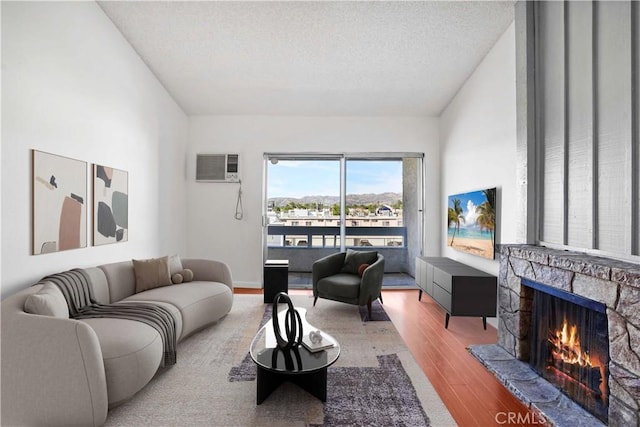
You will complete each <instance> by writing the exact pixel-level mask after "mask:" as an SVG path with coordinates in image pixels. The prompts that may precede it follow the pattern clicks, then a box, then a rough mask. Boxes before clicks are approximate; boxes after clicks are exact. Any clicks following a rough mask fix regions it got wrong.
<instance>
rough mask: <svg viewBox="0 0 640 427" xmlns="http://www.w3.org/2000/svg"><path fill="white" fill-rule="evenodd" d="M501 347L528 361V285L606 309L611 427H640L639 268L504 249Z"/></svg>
mask: <svg viewBox="0 0 640 427" xmlns="http://www.w3.org/2000/svg"><path fill="white" fill-rule="evenodd" d="M499 253H500V274H499V278H498V285H499V290H498V298H499V308H498V310H499V325H498V345H499V346H500V347H501V348H503V349H504V350H506V352H507V353H509V354H510V355H511V356H513V357H515V358H516V359H518V360H522V361H528V359H529V326H530V323H531V304H532V299H533V291H532V289H531V288H529V287H526V286H524V285H523V284H522V282H521V279H523V278H524V279H529V280H532V281H534V282H538V283H542V284H544V285H547V286H551V287H554V288H558V289H561V290H563V291H566V292H569V293H573V294H577V295H580V296H583V297H585V298H588V299H592V300H595V301H598V302H601V303H603V304H605V306H606V307H607V322H608V329H609V356H610V361H609V390H610V396H609V425H611V426H639V425H640V265H639V264H633V263H630V262H624V261H619V260H615V259H610V258H603V257H597V256H592V255H587V254H584V253H579V252H570V251H562V250H555V249H549V248H545V247H542V246H532V245H500V250H499Z"/></svg>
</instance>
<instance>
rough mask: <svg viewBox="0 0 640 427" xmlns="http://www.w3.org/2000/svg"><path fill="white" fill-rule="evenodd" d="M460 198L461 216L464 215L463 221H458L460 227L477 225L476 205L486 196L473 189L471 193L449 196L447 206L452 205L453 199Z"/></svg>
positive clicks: (482, 201) (483, 200)
mask: <svg viewBox="0 0 640 427" xmlns="http://www.w3.org/2000/svg"><path fill="white" fill-rule="evenodd" d="M454 198H455V199H460V207H461V208H462V216H464V222H460V227H461V228H473V227H478V225H477V224H476V219H477V218H478V214H477V213H476V207H477V206H479V205H481V204H482V203H484V202H485V200H487V199H486V197H485V196H484V194H483V193H482V190H480V191H474V192H471V193H463V194H455V195H452V196H449V206H448V207H450V208H452V207H453V199H454Z"/></svg>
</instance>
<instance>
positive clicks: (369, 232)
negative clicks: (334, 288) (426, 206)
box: [267, 225, 407, 248]
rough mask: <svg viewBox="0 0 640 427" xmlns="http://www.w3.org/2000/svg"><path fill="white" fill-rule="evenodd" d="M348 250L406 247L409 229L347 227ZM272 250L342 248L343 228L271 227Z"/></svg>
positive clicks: (268, 228)
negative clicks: (289, 247) (359, 247)
mask: <svg viewBox="0 0 640 427" xmlns="http://www.w3.org/2000/svg"><path fill="white" fill-rule="evenodd" d="M345 231H346V235H345V245H346V246H348V247H349V246H384V247H393V246H396V247H403V248H404V247H406V242H407V228H406V227H346V230H345ZM267 234H268V246H270V247H285V246H296V247H302V248H305V247H306V248H310V247H314V248H315V247H322V248H327V247H337V248H339V247H340V227H337V226H333V227H332V226H326V227H325V226H319V227H306V226H297V225H269V226H268V227H267Z"/></svg>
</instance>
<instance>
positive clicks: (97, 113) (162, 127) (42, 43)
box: [0, 2, 639, 419]
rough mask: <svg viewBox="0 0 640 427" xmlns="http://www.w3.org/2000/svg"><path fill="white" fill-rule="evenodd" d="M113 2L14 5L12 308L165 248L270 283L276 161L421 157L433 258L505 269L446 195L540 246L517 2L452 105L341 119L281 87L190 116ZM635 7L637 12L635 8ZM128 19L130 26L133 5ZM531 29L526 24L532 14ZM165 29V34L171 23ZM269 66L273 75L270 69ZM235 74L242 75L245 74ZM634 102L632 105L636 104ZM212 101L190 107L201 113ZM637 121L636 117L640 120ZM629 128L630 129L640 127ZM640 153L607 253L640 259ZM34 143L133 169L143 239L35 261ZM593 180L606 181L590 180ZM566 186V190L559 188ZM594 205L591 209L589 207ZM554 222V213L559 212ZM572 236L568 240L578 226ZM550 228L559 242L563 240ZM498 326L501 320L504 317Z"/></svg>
mask: <svg viewBox="0 0 640 427" xmlns="http://www.w3.org/2000/svg"><path fill="white" fill-rule="evenodd" d="M116 6H118V5H117V4H114V5H113V6H110V5H109V4H108V2H107V3H104V4H100V3H94V2H46V3H27V2H25V3H23V2H2V7H1V13H2V107H3V108H2V140H3V144H2V153H1V157H0V161H1V164H2V177H1V183H2V198H1V206H2V216H1V218H2V227H1V229H0V236H1V238H2V252H1V254H0V256H1V263H0V264H1V267H0V277H2V288H1V290H2V298H3V299H4V298H6V297H8V296H10V295H12V294H15V293H16V292H18V291H20V290H22V289H25V288H27V287H29V286H30V285H32V284H33V283H36V282H37V281H38V280H40V279H41V278H42V277H43V276H46V275H48V274H51V273H54V272H59V271H63V270H67V269H72V268H76V267H89V266H95V265H98V264H104V263H109V262H117V261H122V260H125V259H132V258H151V257H157V256H162V255H166V254H180V255H183V256H189V257H196V258H206V259H213V260H221V261H224V262H225V263H227V264H228V265H229V267H230V269H231V271H232V272H233V278H234V286H236V287H238V288H254V289H259V288H261V286H262V266H263V248H262V245H261V239H262V233H263V224H262V216H261V215H260V214H259V212H261V211H262V205H261V203H262V191H263V190H262V186H263V182H262V173H263V155H264V153H265V152H345V151H346V152H388V151H390V150H392V151H394V152H419V153H424V206H425V211H424V235H425V239H424V242H423V253H424V254H425V255H428V256H446V257H450V258H452V259H456V260H459V261H461V262H463V263H465V264H468V265H470V266H472V267H475V268H478V269H480V270H482V271H485V272H487V273H490V274H493V275H495V276H498V275H499V273H500V265H499V262H498V259H497V258H496V260H487V259H483V258H479V257H476V256H472V255H468V254H463V253H460V252H458V251H454V250H452V249H451V248H448V247H447V243H446V239H445V233H446V227H445V220H444V217H443V215H444V212H445V211H446V206H447V196H448V195H450V194H455V193H459V192H463V191H468V190H474V189H479V188H489V187H497V188H498V200H499V204H498V205H499V206H500V210H499V214H498V215H499V229H498V230H497V242H498V243H500V244H509V243H534V244H535V243H538V242H539V241H540V240H542V239H538V238H537V237H536V236H535V234H534V233H532V231H531V227H534V226H535V223H536V221H535V217H536V214H535V212H536V210H535V209H538V208H537V207H536V205H535V203H536V202H535V200H536V197H534V196H532V194H535V193H534V192H533V185H534V181H535V179H539V177H538V178H535V175H534V173H535V171H534V170H532V169H534V168H532V167H530V168H527V165H528V163H527V160H528V159H529V158H530V156H531V155H532V154H531V151H532V150H533V148H531V147H530V146H529V147H527V145H526V143H523V142H522V141H525V142H526V139H527V138H526V136H523V134H522V132H525V133H526V132H533V130H532V128H533V126H531V125H529V126H528V127H527V125H526V123H527V121H528V122H529V123H532V122H533V120H532V116H531V115H532V114H533V113H532V110H533V109H532V108H531V105H532V104H531V103H532V102H533V101H532V100H531V99H527V98H526V95H523V91H518V90H517V88H518V87H517V85H516V82H517V79H516V77H517V75H522V74H518V73H522V70H521V69H520V68H518V67H524V66H523V65H522V63H521V62H519V61H521V60H522V59H523V58H525V59H527V57H526V54H525V52H526V49H525V48H524V47H523V46H524V45H523V41H522V40H523V39H526V37H525V36H523V34H526V32H525V31H526V30H525V29H524V28H525V27H524V26H523V27H520V28H519V27H518V23H517V22H513V20H514V17H516V21H517V20H518V18H517V16H516V15H517V13H518V8H520V12H519V13H521V16H524V15H523V14H524V12H522V10H523V9H524V7H523V5H521V4H519V5H516V6H515V10H514V5H513V4H512V3H511V2H508V5H507V6H504V5H502V6H497V7H498V10H500V12H501V14H500V15H499V16H500V19H502V21H500V23H498V24H496V25H497V26H498V27H499V28H498V29H496V30H495V33H496V36H495V42H494V43H493V44H492V45H491V46H489V47H488V48H487V51H486V55H482V59H481V61H480V62H478V64H477V67H475V69H474V71H473V72H472V73H471V74H469V75H468V76H466V77H465V78H464V79H463V81H462V84H461V85H460V86H459V88H458V90H457V91H456V92H455V96H453V97H451V98H450V99H449V100H447V102H446V103H445V107H444V108H443V109H442V110H441V111H438V112H437V113H431V114H428V113H426V112H424V113H417V112H416V111H417V110H411V109H403V108H401V107H396V106H389V107H388V108H387V109H385V110H379V111H377V112H373V111H371V110H366V111H368V113H367V114H362V113H360V112H358V111H355V110H345V111H342V112H341V113H340V112H339V109H337V110H333V112H332V113H330V114H319V113H317V111H320V110H319V109H316V110H314V109H313V108H311V107H314V108H318V107H317V106H314V105H313V104H314V102H311V101H308V103H307V104H305V103H303V104H300V105H304V106H306V107H309V110H299V111H298V112H295V111H292V110H291V109H288V110H286V109H282V110H278V109H277V108H275V109H270V108H273V106H270V105H267V106H266V107H265V105H263V104H261V103H260V102H259V101H264V100H269V99H271V100H273V99H278V98H279V97H283V96H284V95H285V94H284V93H281V92H278V91H275V92H267V93H266V94H265V93H262V97H261V98H259V100H256V101H255V102H250V100H251V99H252V98H250V97H249V96H245V99H248V100H249V101H248V102H246V104H235V105H231V104H229V105H227V107H228V108H227V109H226V110H223V109H220V110H218V112H215V113H209V114H202V113H197V112H196V113H188V112H187V108H185V107H184V106H181V105H179V103H178V102H176V100H175V97H174V96H173V95H172V94H171V92H172V90H173V88H171V87H168V86H167V85H166V84H165V83H162V82H160V81H159V80H158V78H157V77H156V75H155V71H152V70H151V69H150V68H149V66H147V65H146V64H145V62H144V60H143V59H142V58H141V57H140V55H139V54H138V53H137V52H136V50H135V49H134V48H133V47H132V45H131V43H130V41H128V40H127V39H126V38H125V37H124V36H123V35H122V33H121V32H120V30H119V29H118V28H117V27H116V25H114V23H113V22H112V20H111V19H110V18H109V16H107V13H105V10H109V8H110V7H113V10H112V11H111V13H112V14H114V15H115V14H116V13H117V9H116ZM123 7H125V6H123ZM220 7H223V6H220ZM264 7H268V6H264ZM274 7H276V6H274ZM360 7H366V4H363V5H361V6H360ZM461 7H462V6H461ZM463 10H464V9H463ZM633 10H634V12H635V13H637V7H635V8H634V9H633ZM272 12H273V11H272ZM120 13H121V14H123V15H125V17H126V13H127V10H126V7H125V8H124V9H122V10H121V11H120ZM253 13H257V12H256V11H255V10H253ZM505 14H506V16H507V18H506V19H505ZM271 16H273V15H271ZM496 20H497V17H496ZM122 22H125V23H126V20H123V21H122ZM519 22H520V23H521V24H522V23H523V22H525V21H524V20H523V18H522V17H521V18H520V21H519ZM629 25H630V24H629ZM156 30H157V31H158V32H162V31H161V30H162V28H161V27H158V28H157V29H156ZM227 30H228V31H232V30H233V28H232V29H227ZM243 36H246V34H244V33H243ZM157 37H160V35H157ZM132 42H133V41H132ZM175 43H179V41H176V42H175ZM629 43H631V42H629ZM634 43H637V42H635V41H634ZM631 44H632V45H633V43H631ZM634 46H635V45H634ZM601 51H603V50H602V49H601ZM185 54H186V55H188V54H189V52H188V51H187V52H185ZM265 56H266V57H268V55H265ZM178 60H179V58H177V59H176V61H178ZM518 64H520V65H518ZM634 66H636V67H637V64H635V65H634ZM265 68H266V69H267V71H269V66H268V65H267V66H266V67H265ZM525 68H526V67H525ZM518 70H520V71H518ZM259 71H260V70H255V72H259ZM181 73H182V74H184V78H183V81H182V82H181V83H180V85H183V86H185V87H186V90H187V91H193V92H198V91H199V90H200V88H199V87H198V80H197V79H192V78H191V75H190V71H189V69H182V70H181ZM227 73H228V74H230V75H231V77H229V76H227V77H228V78H229V81H230V82H233V81H234V79H233V78H232V77H233V70H227ZM629 81H631V77H629ZM580 83H583V82H580ZM587 83H589V82H587ZM587 83H585V84H587ZM518 84H522V82H521V81H518ZM181 89H185V88H181ZM276 89H277V88H276ZM553 89H554V88H547V90H550V91H552V90H553ZM555 89H557V88H555ZM238 90H240V89H239V88H238V87H235V86H232V87H227V88H225V87H222V88H219V93H218V94H217V96H219V97H220V98H221V99H225V97H229V96H231V95H232V94H233V92H234V91H238ZM560 92H561V91H560ZM622 92H624V90H622ZM629 92H630V91H629ZM256 93H260V92H259V91H258V92H256ZM603 93H606V92H603ZM612 93H614V94H617V93H619V92H615V91H612ZM634 93H635V92H634ZM348 95H349V94H348V92H346V91H345V93H344V94H343V96H345V97H347V96H348ZM212 96H213V95H212ZM354 96H355V95H354ZM634 96H635V98H633V101H629V103H630V104H631V103H632V102H633V103H635V102H637V101H636V100H635V99H636V98H637V95H634ZM375 97H384V94H375ZM234 99H237V98H234ZM335 99H339V98H335ZM364 99H365V100H366V98H364ZM220 105H222V104H220ZM634 105H635V104H634ZM553 106H554V107H556V105H555V104H553ZM267 107H270V108H267ZM199 108H200V107H199V106H190V107H189V110H192V111H198V109H199ZM300 111H302V112H300ZM336 111H338V112H336ZM549 111H556V110H552V109H551V108H549ZM635 111H636V112H637V110H635ZM314 112H316V113H314ZM616 112H617V111H616ZM627 120H629V121H631V122H633V123H635V122H637V118H636V117H633V118H631V119H629V118H627ZM588 123H591V124H593V123H592V122H587V124H588ZM625 124H626V122H625ZM633 126H634V128H635V124H634V125H633ZM585 127H588V126H586V125H585ZM579 129H583V128H579ZM628 130H629V133H631V126H629V128H628ZM572 132H574V133H575V132H576V130H575V129H574V130H573V131H572ZM530 135H531V133H530V134H529V136H530ZM632 144H635V145H631V144H630V145H629V147H630V148H629V150H628V153H631V155H629V156H627V157H628V158H629V160H628V163H624V164H623V165H626V166H629V167H628V169H629V172H625V178H624V182H625V183H627V184H625V185H623V188H626V189H628V194H627V196H628V197H626V198H627V199H629V200H631V201H629V202H626V203H627V204H625V205H624V206H625V208H624V210H623V211H622V212H623V214H624V215H623V217H624V218H623V224H625V226H626V225H629V226H630V227H629V228H628V229H631V230H632V233H629V234H630V235H631V236H630V237H624V239H623V240H624V244H620V245H619V248H620V249H619V250H616V247H615V243H614V244H612V245H609V246H608V247H607V249H606V250H604V251H603V253H604V254H605V255H610V256H612V257H613V258H617V257H623V258H625V259H627V260H629V261H630V262H632V263H637V262H638V248H637V246H638V234H639V233H638V203H637V201H636V202H633V201H632V200H633V198H634V197H635V198H636V199H637V192H638V184H637V181H638V179H637V178H638V177H637V172H631V171H632V170H637V166H638V148H637V137H636V139H635V142H633V143H632ZM631 147H633V148H631ZM31 150H40V151H44V152H48V153H53V154H56V155H60V156H65V157H69V158H73V159H80V160H82V161H85V162H88V163H96V164H106V165H111V166H113V167H116V168H118V169H121V170H126V171H128V173H129V194H130V196H131V197H130V200H129V227H130V229H131V231H132V232H131V233H130V235H129V237H128V241H126V242H124V243H119V244H112V245H103V246H91V245H88V246H87V247H85V248H82V249H77V250H73V251H61V252H55V253H50V254H44V255H38V256H34V255H32V248H31V245H32V233H33V230H32V214H31V207H32V205H31V204H32V201H31V197H32V194H31V187H32V171H31ZM527 150H529V152H527ZM202 152H216V153H226V152H234V153H238V154H239V155H240V158H241V162H242V177H241V178H242V192H243V193H242V196H243V203H244V206H243V209H244V216H243V218H242V220H239V221H238V220H236V219H235V218H234V213H235V209H236V197H237V191H238V188H237V186H236V185H222V184H220V185H203V184H201V183H197V182H195V179H194V177H195V157H196V154H198V153H202ZM587 160H588V159H587ZM587 160H585V164H589V161H587ZM580 164H582V163H580ZM626 166H625V167H626ZM632 166H634V167H635V168H634V167H632ZM547 172H549V171H547ZM587 178H590V179H587V180H588V181H589V180H590V181H593V176H589V177H587ZM632 181H633V182H634V183H633V184H631V182H632ZM558 182H560V181H558ZM558 182H556V183H555V184H556V185H559V186H562V183H561V182H560V183H558ZM613 182H616V181H615V180H614V181H613ZM549 185H551V184H549ZM589 188H591V187H589ZM606 188H609V187H605V190H604V191H606ZM571 190H572V191H574V192H576V193H579V192H580V191H582V190H581V189H573V188H572V189H571ZM602 191H603V190H601V192H602ZM625 194H626V193H625ZM588 198H589V199H590V198H591V197H590V196H589V197H588ZM554 200H556V199H554ZM562 200H563V202H564V203H565V204H566V203H567V201H570V200H572V198H571V197H570V196H568V195H565V196H564V199H562ZM616 200H619V199H616ZM220 201H223V202H222V203H221V202H220ZM605 203H606V202H605V201H603V202H601V204H600V207H602V206H604V205H605ZM609 203H611V204H614V203H613V202H609ZM547 206H551V204H548V205H547ZM572 209H573V208H572ZM593 209H594V208H592V207H591V205H589V208H588V209H585V210H583V212H593ZM546 213H547V215H549V216H552V215H553V213H554V212H553V211H547V212H546ZM576 215H577V216H576ZM574 217H576V218H578V219H579V220H580V221H581V220H582V217H581V216H580V215H578V212H576V211H571V217H570V218H574ZM627 217H629V218H632V219H628V220H627V219H626V218H627ZM614 219H616V220H617V219H619V217H614ZM590 221H591V219H589V222H590ZM613 222H615V221H613ZM627 223H628V224H627ZM577 224H578V225H579V226H581V225H582V223H581V222H577ZM565 227H567V228H568V229H569V231H570V235H571V236H574V235H575V233H580V231H576V230H574V229H573V228H571V227H569V226H568V225H565ZM578 228H579V227H578ZM548 230H550V231H555V229H553V228H550V229H548ZM564 232H565V234H566V233H567V232H568V230H565V231H564ZM634 233H635V234H634ZM552 234H553V233H551V232H550V233H547V236H546V237H547V238H549V241H550V242H555V243H557V239H556V238H555V236H553V235H552ZM603 234H604V233H603ZM572 238H573V237H572ZM576 241H580V239H577V240H576ZM605 241H606V239H603V241H602V243H605ZM607 244H608V242H607ZM558 246H559V247H561V248H562V247H565V246H568V247H571V249H574V250H577V251H581V250H590V249H593V248H594V246H593V245H592V242H588V243H586V244H567V242H566V241H562V237H561V238H560V244H559V245H558ZM612 246H613V247H612ZM623 246H624V247H623ZM597 247H604V245H601V246H596V248H597ZM634 248H635V249H634ZM490 323H491V324H492V325H493V326H494V327H497V325H498V321H497V320H496V319H493V320H490ZM636 419H637V418H636Z"/></svg>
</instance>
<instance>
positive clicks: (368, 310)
mask: <svg viewBox="0 0 640 427" xmlns="http://www.w3.org/2000/svg"><path fill="white" fill-rule="evenodd" d="M367 312H368V313H369V317H368V318H367V320H371V298H369V300H368V301H367Z"/></svg>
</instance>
